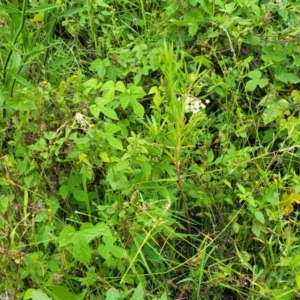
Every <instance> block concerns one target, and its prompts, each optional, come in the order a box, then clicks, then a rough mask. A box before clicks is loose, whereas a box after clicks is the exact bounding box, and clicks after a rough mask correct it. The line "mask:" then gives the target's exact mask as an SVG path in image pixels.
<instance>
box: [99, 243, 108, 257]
mask: <svg viewBox="0 0 300 300" xmlns="http://www.w3.org/2000/svg"><path fill="white" fill-rule="evenodd" d="M98 253H99V254H100V256H101V257H103V258H104V259H108V258H109V256H110V254H109V253H110V251H109V249H108V248H107V246H106V245H103V244H102V245H99V246H98Z"/></svg>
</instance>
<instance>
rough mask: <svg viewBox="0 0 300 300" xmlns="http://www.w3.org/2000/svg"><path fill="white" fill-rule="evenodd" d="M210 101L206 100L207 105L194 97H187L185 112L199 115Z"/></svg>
mask: <svg viewBox="0 0 300 300" xmlns="http://www.w3.org/2000/svg"><path fill="white" fill-rule="evenodd" d="M209 102H210V101H209V100H208V99H206V100H205V103H203V102H202V100H200V99H198V98H196V97H194V96H187V97H186V99H185V112H186V113H189V112H191V113H193V114H196V113H198V112H199V111H200V110H201V109H205V108H206V105H205V104H208V103H209Z"/></svg>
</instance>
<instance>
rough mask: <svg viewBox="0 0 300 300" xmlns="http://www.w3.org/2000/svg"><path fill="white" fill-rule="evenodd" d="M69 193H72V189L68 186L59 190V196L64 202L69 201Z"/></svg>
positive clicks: (63, 186)
mask: <svg viewBox="0 0 300 300" xmlns="http://www.w3.org/2000/svg"><path fill="white" fill-rule="evenodd" d="M69 193H70V188H69V186H68V185H62V186H61V187H60V188H59V194H60V196H61V197H62V198H63V199H64V200H65V199H67V197H68V195H69Z"/></svg>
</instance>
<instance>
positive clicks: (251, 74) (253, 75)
mask: <svg viewBox="0 0 300 300" xmlns="http://www.w3.org/2000/svg"><path fill="white" fill-rule="evenodd" d="M246 76H247V77H249V78H251V79H259V78H261V71H258V70H255V71H251V72H249V73H247V74H246Z"/></svg>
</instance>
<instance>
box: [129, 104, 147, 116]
mask: <svg viewBox="0 0 300 300" xmlns="http://www.w3.org/2000/svg"><path fill="white" fill-rule="evenodd" d="M131 105H132V108H133V111H134V113H135V114H136V115H137V116H139V117H140V118H142V117H143V116H144V113H145V109H144V107H143V105H142V104H141V103H139V102H138V101H136V100H132V101H131Z"/></svg>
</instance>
